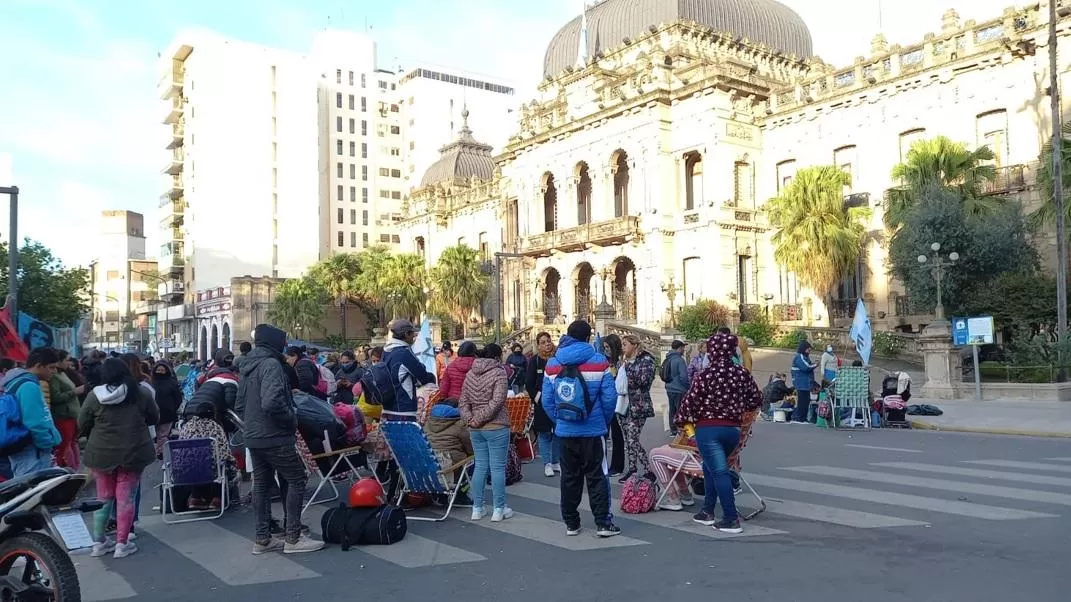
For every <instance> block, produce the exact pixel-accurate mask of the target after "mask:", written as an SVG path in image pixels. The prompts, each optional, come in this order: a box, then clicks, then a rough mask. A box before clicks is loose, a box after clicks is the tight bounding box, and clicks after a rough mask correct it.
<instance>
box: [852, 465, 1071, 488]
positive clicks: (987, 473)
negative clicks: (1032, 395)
mask: <svg viewBox="0 0 1071 602" xmlns="http://www.w3.org/2000/svg"><path fill="white" fill-rule="evenodd" d="M871 466H882V467H886V468H899V469H902V470H919V471H922V472H932V473H936V474H948V475H957V476H961V477H978V478H982V479H990V480H999V481H1014V482H1017V483H1034V484H1035V485H1059V486H1063V487H1071V478H1067V477H1051V476H1049V475H1040V474H1026V473H1021V472H1001V471H997V470H988V469H985V468H965V467H962V466H941V465H937V464H919V463H917V462H875V463H873V464H871Z"/></svg>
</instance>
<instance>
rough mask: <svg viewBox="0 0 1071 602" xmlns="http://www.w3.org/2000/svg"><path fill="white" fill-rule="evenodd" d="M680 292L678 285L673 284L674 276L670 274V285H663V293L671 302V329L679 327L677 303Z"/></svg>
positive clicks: (665, 283)
mask: <svg viewBox="0 0 1071 602" xmlns="http://www.w3.org/2000/svg"><path fill="white" fill-rule="evenodd" d="M678 291H680V289H679V288H677V284H676V283H675V282H673V274H670V275H669V282H668V283H667V282H663V283H662V292H663V293H665V294H666V299H668V300H669V327H670V328H676V327H677V312H676V303H677V292H678Z"/></svg>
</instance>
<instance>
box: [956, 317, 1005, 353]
mask: <svg viewBox="0 0 1071 602" xmlns="http://www.w3.org/2000/svg"><path fill="white" fill-rule="evenodd" d="M994 330H995V329H994V328H993V316H977V317H974V318H952V344H954V345H955V346H957V347H965V346H967V345H991V344H993V340H994V337H993V334H994V332H993V331H994Z"/></svg>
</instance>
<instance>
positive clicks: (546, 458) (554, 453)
mask: <svg viewBox="0 0 1071 602" xmlns="http://www.w3.org/2000/svg"><path fill="white" fill-rule="evenodd" d="M561 449H562V441H561V439H559V438H557V437H556V436H554V433H553V432H548V433H539V457H540V459H542V460H543V463H544V464H557V463H558V461H559V459H560V458H561Z"/></svg>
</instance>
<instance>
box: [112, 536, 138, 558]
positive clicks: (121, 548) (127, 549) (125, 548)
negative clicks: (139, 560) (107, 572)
mask: <svg viewBox="0 0 1071 602" xmlns="http://www.w3.org/2000/svg"><path fill="white" fill-rule="evenodd" d="M137 551H138V544H136V543H134V542H132V541H129V540H127V542H126V543H117V544H115V554H114V557H115V558H126V557H127V556H130V555H131V554H133V553H134V552H137Z"/></svg>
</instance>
